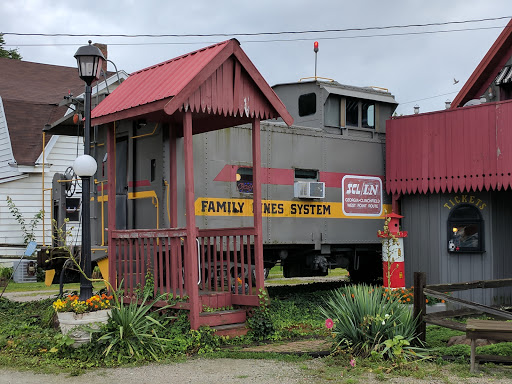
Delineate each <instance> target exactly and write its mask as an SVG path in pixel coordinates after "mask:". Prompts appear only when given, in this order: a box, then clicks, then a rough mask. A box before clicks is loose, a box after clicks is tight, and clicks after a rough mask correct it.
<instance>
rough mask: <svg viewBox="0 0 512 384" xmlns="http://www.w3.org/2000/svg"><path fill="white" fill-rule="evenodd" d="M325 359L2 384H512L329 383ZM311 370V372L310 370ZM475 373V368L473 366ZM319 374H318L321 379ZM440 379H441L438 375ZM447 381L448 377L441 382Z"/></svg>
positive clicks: (209, 364) (423, 383)
mask: <svg viewBox="0 0 512 384" xmlns="http://www.w3.org/2000/svg"><path fill="white" fill-rule="evenodd" d="M323 364H324V362H323V360H322V359H315V360H312V361H308V362H302V363H285V362H279V361H272V360H251V359H247V360H236V359H201V358H197V359H190V360H188V361H186V362H184V363H175V364H160V365H147V366H143V367H135V368H116V369H100V370H94V371H90V372H88V373H85V374H83V375H81V376H69V375H64V374H60V375H48V374H36V373H32V372H26V371H24V372H18V371H13V370H7V369H0V384H105V383H109V382H110V383H123V384H131V383H135V384H164V383H165V384H168V383H180V384H181V383H211V384H232V383H233V384H234V383H258V384H267V383H268V384H295V383H311V384H320V383H360V384H381V383H382V382H383V380H384V381H385V382H386V383H392V384H446V383H452V384H456V383H462V382H463V383H464V384H484V383H490V382H492V383H493V384H510V382H511V381H510V379H495V378H492V377H489V376H483V377H465V378H460V377H457V376H454V375H452V374H449V373H447V372H443V373H442V374H440V375H439V377H436V378H427V379H417V378H413V377H390V376H387V375H386V377H385V379H382V378H377V377H376V376H375V375H374V374H371V373H368V374H366V375H362V376H359V377H355V378H354V377H350V376H349V375H348V374H345V375H344V376H342V375H341V372H342V370H343V369H342V368H341V367H340V375H339V376H338V377H335V378H334V380H333V378H330V379H323V378H322V377H321V375H319V372H321V371H322V367H323ZM308 368H309V369H308ZM468 370H469V366H468ZM315 373H317V374H316V375H315ZM436 376H437V375H436ZM441 376H442V377H441Z"/></svg>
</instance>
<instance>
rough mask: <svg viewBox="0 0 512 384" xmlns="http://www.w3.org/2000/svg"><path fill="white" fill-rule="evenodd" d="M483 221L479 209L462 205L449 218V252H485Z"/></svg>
mask: <svg viewBox="0 0 512 384" xmlns="http://www.w3.org/2000/svg"><path fill="white" fill-rule="evenodd" d="M483 235H484V233H483V219H482V215H481V214H480V212H479V210H478V208H477V207H475V206H474V205H470V204H461V205H459V206H457V207H456V208H454V209H453V210H452V211H451V213H450V216H449V217H448V250H449V251H450V252H455V253H457V252H483V250H484V236H483Z"/></svg>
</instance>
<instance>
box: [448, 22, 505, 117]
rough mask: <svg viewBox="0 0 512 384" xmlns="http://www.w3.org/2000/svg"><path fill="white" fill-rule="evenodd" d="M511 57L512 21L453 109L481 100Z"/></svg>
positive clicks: (459, 96) (456, 98) (475, 72)
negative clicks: (470, 101)
mask: <svg viewBox="0 0 512 384" xmlns="http://www.w3.org/2000/svg"><path fill="white" fill-rule="evenodd" d="M511 56H512V20H510V21H509V22H508V24H507V26H506V27H505V28H504V29H503V32H501V34H500V35H499V36H498V38H497V39H496V41H495V42H494V44H493V45H492V47H491V48H490V49H489V51H488V52H487V54H486V55H485V56H484V58H483V59H482V61H481V62H480V64H478V66H477V67H476V69H475V70H474V71H473V74H472V75H471V76H470V77H469V79H468V81H466V83H465V84H464V86H463V87H462V89H461V90H460V91H459V93H458V94H457V96H456V97H455V99H453V102H452V106H451V108H457V107H461V106H463V105H464V104H465V103H466V102H468V101H469V100H471V99H479V98H480V96H481V95H483V94H484V93H485V91H486V90H487V87H488V86H489V84H490V83H491V82H492V81H493V80H494V79H495V78H496V76H497V75H498V72H499V71H501V69H502V68H503V66H504V65H505V64H506V63H507V61H508V59H509V58H510V57H511Z"/></svg>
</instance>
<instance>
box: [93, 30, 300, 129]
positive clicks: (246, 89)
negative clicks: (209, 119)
mask: <svg viewBox="0 0 512 384" xmlns="http://www.w3.org/2000/svg"><path fill="white" fill-rule="evenodd" d="M188 109H190V110H192V112H193V113H196V114H200V115H202V116H203V117H206V116H212V115H217V116H220V117H222V116H223V117H224V119H222V122H221V120H219V119H216V121H215V123H214V124H213V125H212V127H214V128H213V129H220V128H224V127H229V126H233V125H236V124H240V123H244V122H248V121H250V119H252V118H259V119H261V120H265V119H271V118H278V117H281V118H282V119H283V120H284V121H285V123H286V124H288V125H291V124H292V123H293V118H292V117H291V115H290V114H289V113H288V111H287V110H286V108H285V106H284V104H283V103H282V102H281V100H280V99H279V98H278V97H277V95H276V94H275V93H274V91H273V90H272V88H271V87H270V86H269V85H268V84H267V82H266V81H265V80H264V79H263V77H262V76H261V74H260V73H259V72H258V70H257V69H256V67H255V66H254V64H253V63H252V62H251V61H250V60H249V58H248V57H247V55H246V54H245V52H244V51H243V50H242V49H241V48H240V43H239V42H238V41H237V40H236V39H231V40H227V41H224V42H222V43H218V44H215V45H212V46H209V47H206V48H202V49H199V50H197V51H194V52H191V53H188V54H185V55H182V56H179V57H177V58H174V59H171V60H168V61H165V62H163V63H160V64H156V65H153V66H151V67H148V68H146V69H142V70H140V71H137V72H135V73H133V74H132V75H131V76H130V77H129V78H128V79H127V80H126V81H124V82H123V83H122V84H121V85H120V86H119V87H118V88H117V89H116V90H115V91H114V92H113V93H112V94H111V95H109V96H108V97H107V98H106V99H105V100H104V101H103V102H101V103H100V104H99V105H98V106H97V107H96V108H94V110H93V111H92V116H91V117H92V124H94V125H100V124H105V123H109V122H113V121H116V120H123V119H130V118H137V117H142V116H151V117H153V118H156V120H159V121H166V120H167V121H169V120H172V119H171V118H170V116H172V115H174V114H175V113H176V112H178V114H180V113H179V112H182V111H183V110H185V111H186V110H188ZM226 117H227V119H226ZM210 129H212V128H210ZM205 130H209V129H208V128H203V129H202V131H205Z"/></svg>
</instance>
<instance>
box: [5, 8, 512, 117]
mask: <svg viewBox="0 0 512 384" xmlns="http://www.w3.org/2000/svg"><path fill="white" fill-rule="evenodd" d="M85 3H87V4H89V5H87V6H85V7H86V8H85V9H83V8H82V7H83V5H82V4H84V3H83V2H76V1H73V2H71V1H61V0H59V1H56V0H16V1H15V0H2V1H1V2H0V28H1V32H3V33H7V32H17V33H64V34H187V33H188V34H217V33H226V34H229V35H230V36H226V37H198V38H191V37H182V38H171V37H165V38H129V39H128V38H119V37H92V36H91V37H89V36H83V37H33V36H13V35H6V36H4V38H5V40H6V44H7V47H8V48H15V47H19V52H20V54H21V55H22V56H23V60H26V61H33V62H39V63H47V64H55V65H64V66H76V61H75V59H74V58H73V55H74V54H75V52H76V50H77V48H78V47H79V46H81V45H85V44H87V40H89V38H91V39H92V40H93V42H100V43H106V44H108V55H109V59H110V60H112V61H114V62H115V63H116V65H117V68H118V69H124V70H125V71H127V72H128V73H130V72H133V71H136V70H138V69H141V68H145V67H147V66H150V65H152V64H156V63H159V62H162V61H165V60H168V59H170V58H173V57H175V56H178V55H180V54H183V53H186V52H190V51H193V50H196V49H198V48H201V47H203V46H207V45H210V44H212V43H216V42H219V41H223V40H227V39H228V38H230V37H236V38H238V40H239V41H240V42H241V44H242V48H243V49H244V51H245V52H246V53H247V55H248V56H249V58H250V59H251V60H252V61H253V63H254V64H255V65H256V67H257V68H258V69H259V71H260V72H261V74H262V75H263V77H264V78H265V79H266V80H267V82H268V83H269V84H270V85H274V84H277V83H287V82H294V81H298V80H299V79H300V78H303V77H308V76H313V75H314V62H315V61H314V53H313V41H314V40H318V41H319V43H320V51H319V53H318V71H317V75H318V76H323V77H327V78H332V79H334V80H336V81H338V82H340V83H342V84H349V85H356V86H379V87H384V88H387V89H389V91H390V92H391V93H392V94H394V95H395V97H396V99H397V101H398V102H399V103H401V105H400V106H399V107H398V109H397V112H398V113H401V114H411V113H412V111H413V107H414V105H416V104H417V105H419V106H420V108H421V112H426V111H432V110H438V109H443V108H444V102H445V101H446V100H452V99H453V98H454V97H455V95H456V93H457V92H458V91H459V90H460V88H461V87H462V85H463V84H464V82H465V81H466V80H467V79H468V77H469V76H470V75H471V73H472V72H473V70H474V69H475V67H476V66H477V65H478V63H479V62H480V60H481V59H482V58H483V56H484V55H485V53H486V52H487V51H488V49H489V48H490V47H491V45H492V44H493V42H494V41H495V39H496V38H497V37H498V35H499V34H500V33H501V31H502V29H503V27H504V26H505V25H506V24H507V22H508V19H503V20H497V21H490V22H482V23H467V24H460V25H446V26H436V27H429V28H401V29H390V30H380V31H379V30H374V31H364V32H347V33H311V34H304V35H302V34H301V35H278V36H251V37H247V36H236V33H254V32H279V31H304V30H326V29H345V28H364V27H382V26H391V25H408V24H426V23H442V22H448V21H463V20H474V19H484V18H496V17H503V16H512V6H511V3H510V0H486V1H481V0H480V1H473V0H450V1H447V0H429V1H426V0H393V1H383V0H359V1H345V0H316V1H306V0H290V1H288V0H273V1H270V0H252V1H245V0H238V1H234V0H220V1H216V0H196V1H194V0H191V1H188V2H187V1H184V2H177V1H172V0H167V1H164V0H161V1H158V0H145V1H135V0H118V1H110V0H103V1H98V0H89V1H87V2H85ZM489 27H499V28H493V29H480V30H472V31H461V32H447V33H431V34H417V35H405V36H385V37H384V36H382V37H366V38H362V37H359V38H355V37H353V36H361V35H376V34H390V33H406V32H420V31H422V32H424V31H439V30H453V29H466V28H473V29H474V28H489ZM349 36H352V38H347V37H349ZM341 37H344V38H341ZM298 39H303V40H298ZM255 40H257V41H260V42H254V41H255ZM269 40H289V41H269ZM251 41H253V42H251ZM261 41H264V42H261ZM33 44H35V45H37V46H27V45H33ZM58 44H60V45H58ZM62 44H66V45H62ZM109 70H113V67H112V66H111V64H109ZM454 78H455V79H457V80H459V83H457V84H454ZM0 87H1V84H0ZM438 95H442V96H438ZM435 96H438V97H435ZM426 98H429V99H427V100H422V99H426Z"/></svg>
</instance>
